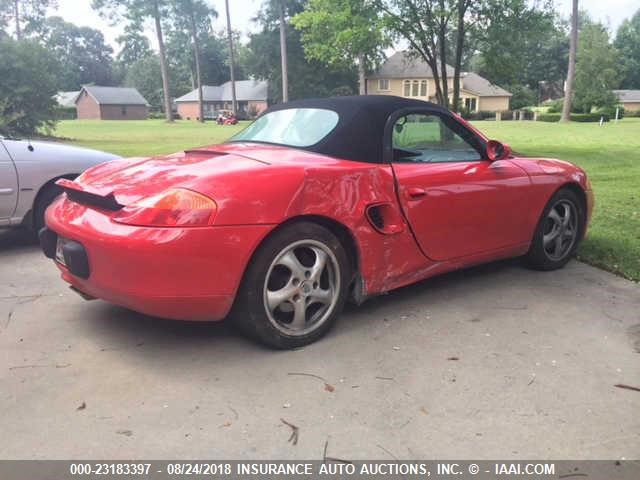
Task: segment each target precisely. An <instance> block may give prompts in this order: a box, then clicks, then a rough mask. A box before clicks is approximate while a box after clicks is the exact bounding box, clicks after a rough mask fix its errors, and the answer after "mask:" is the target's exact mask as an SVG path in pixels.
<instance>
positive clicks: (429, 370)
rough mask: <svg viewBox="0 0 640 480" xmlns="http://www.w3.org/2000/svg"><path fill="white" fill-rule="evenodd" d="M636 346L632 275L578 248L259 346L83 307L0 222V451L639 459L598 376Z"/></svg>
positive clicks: (412, 294) (639, 332)
mask: <svg viewBox="0 0 640 480" xmlns="http://www.w3.org/2000/svg"><path fill="white" fill-rule="evenodd" d="M639 351H640V287H639V286H638V285H636V284H634V283H631V282H628V281H625V280H623V279H620V278H618V277H615V276H613V275H610V274H608V273H606V272H603V271H601V270H598V269H595V268H592V267H589V266H587V265H584V264H582V263H578V262H575V261H574V262H571V263H570V264H569V265H568V266H567V267H566V268H565V269H563V270H562V271H558V272H553V273H540V272H532V271H529V270H526V269H524V268H522V267H521V266H519V264H518V263H517V262H501V263H497V264H492V265H488V266H483V267H479V268H475V269H471V270H466V271H462V272H457V273H454V274H450V275H446V276H443V277H440V278H437V279H433V280H430V281H426V282H423V283H420V284H418V285H414V286H412V287H409V288H405V289H402V290H400V291H397V292H394V293H392V294H390V295H386V296H384V297H380V298H377V299H373V300H371V301H369V302H367V303H366V304H365V305H363V306H361V307H360V308H355V307H350V308H348V309H347V311H346V312H345V314H344V315H343V318H342V319H341V321H340V322H339V323H338V325H337V327H336V328H335V329H334V330H333V331H332V332H331V333H330V334H329V336H328V337H326V338H325V339H324V340H322V341H320V342H319V343H316V344H314V345H312V346H309V347H306V348H304V349H301V350H298V351H289V352H276V351H270V350H267V349H265V348H263V347H260V346H258V345H256V344H254V343H252V342H250V341H247V340H245V339H243V338H242V337H240V336H238V335H237V334H236V333H235V332H234V330H233V329H232V328H229V327H228V326H225V325H220V324H193V323H180V322H169V321H164V320H158V319H153V318H148V317H144V316H141V315H138V314H135V313H132V312H130V311H127V310H125V309H122V308H119V307H116V306H113V305H109V304H107V303H104V302H102V301H92V302H85V301H83V300H82V299H80V297H78V296H77V295H76V294H74V293H73V292H71V291H69V290H68V289H67V287H66V285H65V283H63V282H62V281H61V280H60V279H59V277H58V273H57V269H56V268H55V267H54V265H52V263H51V262H50V261H49V260H47V259H45V258H44V257H43V256H42V255H41V254H40V252H39V250H38V248H37V247H36V246H34V245H25V239H24V237H22V236H20V235H18V234H16V233H9V234H3V235H0V358H2V361H1V362H0V425H2V434H1V435H0V437H1V439H0V458H3V459H23V458H47V459H68V458H86V459H107V458H131V457H133V458H141V459H142V458H147V459H170V458H206V459H223V458H224V459H232V458H235V459H309V460H311V459H321V458H322V456H323V451H324V449H325V445H326V448H327V450H326V452H327V455H329V456H332V457H339V458H344V459H392V458H399V459H416V458H421V459H428V458H432V459H503V458H504V459H511V458H513V459H515V458H521V459H543V458H545V459H546V458H552V459H618V458H637V457H638V453H639V452H640V415H638V412H640V392H637V391H634V390H628V389H621V388H616V387H614V385H615V384H626V385H630V386H634V387H640V355H639V353H638V352H639ZM292 374H295V375H292ZM300 374H308V375H300ZM310 375H314V376H310ZM315 376H317V377H315ZM320 377H321V378H320ZM325 383H326V384H325ZM282 420H284V421H286V422H288V423H290V424H292V425H295V426H297V427H298V429H299V436H298V441H297V444H295V445H294V444H293V442H288V439H289V438H290V436H291V433H292V429H291V427H290V426H288V425H286V424H285V423H283V421H282Z"/></svg>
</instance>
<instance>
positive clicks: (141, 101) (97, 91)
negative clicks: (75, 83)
mask: <svg viewBox="0 0 640 480" xmlns="http://www.w3.org/2000/svg"><path fill="white" fill-rule="evenodd" d="M82 90H85V91H86V92H87V93H88V94H89V95H91V96H92V97H93V98H94V99H95V100H96V102H98V104H99V105H147V106H148V105H149V103H148V102H147V100H146V99H145V98H144V97H143V96H142V95H141V94H140V92H139V91H138V90H136V89H135V88H125V87H98V86H95V85H84V86H83V87H82ZM82 90H81V91H82Z"/></svg>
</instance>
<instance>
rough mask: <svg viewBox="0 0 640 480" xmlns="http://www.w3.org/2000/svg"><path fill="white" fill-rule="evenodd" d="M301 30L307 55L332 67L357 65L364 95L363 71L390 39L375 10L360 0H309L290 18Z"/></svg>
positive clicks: (372, 65)
mask: <svg viewBox="0 0 640 480" xmlns="http://www.w3.org/2000/svg"><path fill="white" fill-rule="evenodd" d="M291 23H292V25H293V26H294V27H295V28H296V29H298V30H300V31H301V32H302V37H301V38H302V43H303V45H304V51H305V53H306V55H307V57H308V58H310V59H313V60H319V61H321V62H323V63H326V64H328V65H333V66H343V67H344V66H346V67H350V66H351V65H354V64H357V66H358V83H359V93H360V95H364V94H366V83H365V82H366V80H365V75H366V70H367V68H372V67H374V66H375V65H376V64H378V63H379V61H380V60H382V58H383V57H384V48H386V47H387V46H389V44H390V42H389V38H388V37H387V36H386V35H385V33H384V31H383V28H382V27H383V24H382V19H381V17H380V15H379V14H378V11H377V9H375V8H374V7H373V5H372V4H369V3H365V2H364V1H363V0H310V1H309V3H308V4H307V6H306V7H305V9H304V11H303V12H301V13H298V14H297V15H296V16H294V17H293V18H292V19H291Z"/></svg>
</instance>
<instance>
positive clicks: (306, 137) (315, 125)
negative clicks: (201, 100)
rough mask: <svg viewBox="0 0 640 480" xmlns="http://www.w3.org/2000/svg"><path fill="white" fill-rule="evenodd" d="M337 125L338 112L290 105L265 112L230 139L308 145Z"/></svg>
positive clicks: (292, 145)
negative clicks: (291, 106) (290, 106)
mask: <svg viewBox="0 0 640 480" xmlns="http://www.w3.org/2000/svg"><path fill="white" fill-rule="evenodd" d="M337 124H338V114H337V113H336V112H334V111H332V110H324V109H320V108H290V109H287V110H276V111H275V112H270V113H267V114H265V115H263V116H261V117H260V118H258V119H257V120H256V121H255V122H253V123H252V124H251V125H249V126H248V127H247V128H246V129H245V130H243V131H242V132H240V133H238V134H237V135H235V136H234V137H232V138H231V140H230V141H232V142H266V143H276V144H279V145H287V146H290V147H309V146H311V145H315V144H316V143H318V142H319V141H320V140H322V139H323V138H325V137H326V136H327V135H329V133H331V131H332V130H333V129H334V128H335V126H336V125H337Z"/></svg>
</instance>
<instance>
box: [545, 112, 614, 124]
mask: <svg viewBox="0 0 640 480" xmlns="http://www.w3.org/2000/svg"><path fill="white" fill-rule="evenodd" d="M560 117H561V114H559V113H543V114H541V115H538V121H539V122H559V121H560ZM600 118H603V119H604V121H605V122H608V121H609V118H611V117H609V115H607V114H606V113H597V112H593V113H572V114H571V121H572V122H599V121H600Z"/></svg>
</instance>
